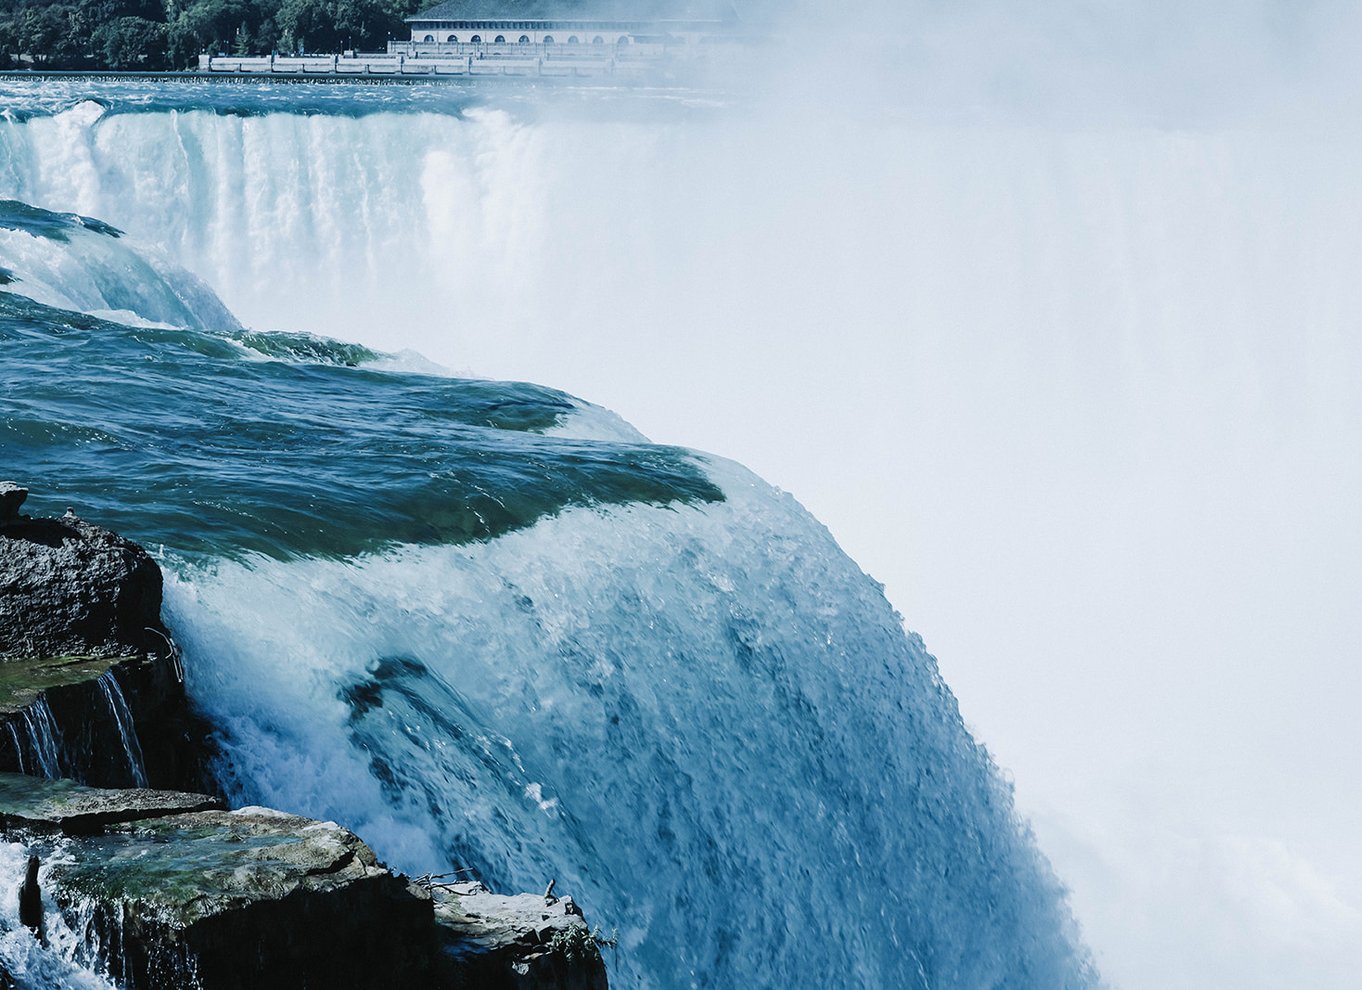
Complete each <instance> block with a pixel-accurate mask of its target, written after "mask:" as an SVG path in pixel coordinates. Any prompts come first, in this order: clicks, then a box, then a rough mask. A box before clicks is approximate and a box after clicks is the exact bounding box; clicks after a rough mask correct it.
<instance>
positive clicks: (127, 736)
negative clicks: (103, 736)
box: [98, 670, 147, 787]
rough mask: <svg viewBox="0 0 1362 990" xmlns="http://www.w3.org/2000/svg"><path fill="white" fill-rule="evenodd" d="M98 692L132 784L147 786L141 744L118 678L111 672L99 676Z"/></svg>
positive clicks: (107, 671)
mask: <svg viewBox="0 0 1362 990" xmlns="http://www.w3.org/2000/svg"><path fill="white" fill-rule="evenodd" d="M98 684H99V690H100V693H102V694H103V695H104V701H105V703H106V704H107V705H108V706H109V712H110V714H111V715H113V720H114V725H116V726H117V727H118V738H119V739H120V740H121V741H122V743H123V755H124V756H126V757H127V760H128V770H129V771H130V772H131V773H132V780H133V783H134V784H136V785H137V786H138V787H146V786H147V770H146V760H145V759H144V757H143V756H142V744H141V743H140V742H138V739H137V731H136V729H134V727H133V722H132V711H131V709H129V708H128V701H127V698H125V697H124V696H123V689H122V688H121V687H119V684H118V678H117V677H115V676H114V672H113V671H112V670H106V671H105V672H104V673H103V674H101V675H100V676H99V681H98Z"/></svg>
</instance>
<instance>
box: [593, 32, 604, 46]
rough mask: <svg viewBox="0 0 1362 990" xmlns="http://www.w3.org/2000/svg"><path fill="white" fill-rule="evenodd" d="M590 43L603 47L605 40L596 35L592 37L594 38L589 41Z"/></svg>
mask: <svg viewBox="0 0 1362 990" xmlns="http://www.w3.org/2000/svg"><path fill="white" fill-rule="evenodd" d="M591 43H592V44H593V45H603V44H605V39H604V38H602V37H601V36H600V35H599V34H598V35H596V37H594V38H592V39H591Z"/></svg>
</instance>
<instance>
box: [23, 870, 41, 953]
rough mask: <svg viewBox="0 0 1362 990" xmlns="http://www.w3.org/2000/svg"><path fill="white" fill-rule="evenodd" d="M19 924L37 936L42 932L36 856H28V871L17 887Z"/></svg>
mask: <svg viewBox="0 0 1362 990" xmlns="http://www.w3.org/2000/svg"><path fill="white" fill-rule="evenodd" d="M19 924H21V925H23V926H24V927H26V928H29V929H31V930H32V931H33V933H34V934H35V935H37V936H38V937H39V938H41V937H42V932H43V892H42V890H41V889H40V888H39V887H38V857H37V856H30V857H28V871H27V872H26V873H25V874H24V883H23V886H21V887H20V888H19Z"/></svg>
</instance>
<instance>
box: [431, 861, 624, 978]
mask: <svg viewBox="0 0 1362 990" xmlns="http://www.w3.org/2000/svg"><path fill="white" fill-rule="evenodd" d="M431 893H432V896H433V898H434V902H435V923H436V925H437V926H438V928H439V932H440V949H441V963H442V967H443V983H442V985H445V986H449V987H451V988H465V987H466V988H468V990H475V988H476V990H606V973H605V961H604V960H603V959H602V958H601V952H600V946H599V944H598V940H597V937H596V935H595V934H594V933H593V932H592V930H591V929H590V928H589V927H588V926H587V923H586V921H585V920H583V918H582V912H581V911H580V910H579V909H578V908H577V907H576V905H574V904H573V902H572V898H570V897H563V898H561V899H560V898H556V897H551V896H546V895H544V894H515V895H504V894H494V893H492V892H491V891H489V890H488V889H487V888H486V887H484V886H483V885H482V884H480V883H477V882H476V881H474V882H469V883H454V884H436V885H433V886H432V888H431Z"/></svg>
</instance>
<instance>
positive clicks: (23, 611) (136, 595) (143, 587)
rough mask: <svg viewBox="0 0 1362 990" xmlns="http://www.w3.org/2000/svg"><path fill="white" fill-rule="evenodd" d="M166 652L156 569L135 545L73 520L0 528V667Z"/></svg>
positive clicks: (29, 522) (25, 522)
mask: <svg viewBox="0 0 1362 990" xmlns="http://www.w3.org/2000/svg"><path fill="white" fill-rule="evenodd" d="M18 491H21V492H22V491H23V489H18ZM21 501H22V499H21ZM15 511H16V512H17V508H16V510H15ZM169 650H170V642H169V635H168V633H167V632H166V630H165V627H164V626H163V625H162V624H161V569H160V568H159V567H157V566H156V562H155V561H154V560H152V559H151V557H150V556H149V555H148V554H147V552H146V551H145V550H143V549H142V548H141V547H139V546H138V545H137V544H135V543H133V542H131V541H130V540H125V539H123V537H121V536H118V535H117V534H115V533H111V532H109V531H108V530H106V529H101V528H100V527H98V526H95V525H92V524H90V523H88V522H84V521H83V520H80V519H30V518H27V517H23V518H16V519H11V520H10V521H9V522H8V523H6V524H5V525H4V526H3V527H0V660H4V661H8V660H15V659H32V658H37V657H52V656H63V655H88V656H117V655H123V654H128V653H133V654H148V653H149V654H163V653H167V652H169Z"/></svg>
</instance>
